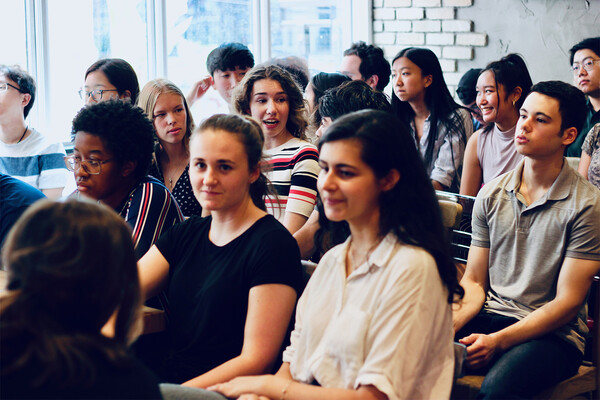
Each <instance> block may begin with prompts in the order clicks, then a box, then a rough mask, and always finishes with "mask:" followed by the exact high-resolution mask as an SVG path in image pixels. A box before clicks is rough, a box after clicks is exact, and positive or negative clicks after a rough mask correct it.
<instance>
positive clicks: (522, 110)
mask: <svg viewBox="0 0 600 400" xmlns="http://www.w3.org/2000/svg"><path fill="white" fill-rule="evenodd" d="M521 112H525V113H527V114H529V111H527V110H526V109H525V108H523V107H521ZM533 115H542V116H544V117H546V118H549V119H552V117H551V116H549V115H548V114H545V113H543V112H541V111H537V112H535V113H533Z"/></svg>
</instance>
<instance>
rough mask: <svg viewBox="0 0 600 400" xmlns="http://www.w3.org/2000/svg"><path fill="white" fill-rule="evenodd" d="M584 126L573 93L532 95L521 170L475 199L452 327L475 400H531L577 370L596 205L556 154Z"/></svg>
mask: <svg viewBox="0 0 600 400" xmlns="http://www.w3.org/2000/svg"><path fill="white" fill-rule="evenodd" d="M584 118H585V98H584V96H583V94H582V93H581V92H580V91H579V90H578V89H576V88H575V87H573V86H571V85H568V84H566V83H563V82H558V81H550V82H541V83H538V84H536V85H534V86H533V87H532V89H531V93H530V94H529V96H528V97H527V98H526V99H525V102H524V103H523V105H522V107H521V110H520V117H519V121H518V123H517V128H516V137H515V142H516V146H517V151H518V152H519V153H520V154H522V155H523V156H524V159H523V161H521V162H520V163H519V165H518V166H517V167H516V168H515V169H514V170H513V171H511V172H509V173H507V174H505V175H502V176H501V177H498V178H496V179H495V180H493V181H491V182H490V183H488V184H487V185H486V186H485V187H484V188H483V189H482V190H481V191H480V192H479V194H478V196H477V200H476V202H475V207H474V210H473V217H472V228H473V229H472V230H473V235H472V243H471V247H470V251H469V257H468V262H467V268H466V271H465V274H464V276H463V278H462V280H461V285H462V286H463V288H464V289H465V297H464V300H463V303H462V304H461V305H460V307H457V308H456V309H455V311H454V327H455V330H456V338H457V339H459V341H460V342H461V343H463V344H465V345H467V352H468V357H467V366H468V367H469V368H470V370H469V372H470V373H477V372H479V374H484V375H485V379H484V381H483V384H482V386H481V392H480V394H479V396H480V398H495V399H505V398H514V397H520V398H530V397H532V396H533V395H535V394H536V393H538V392H540V391H542V390H543V389H545V388H546V387H549V386H552V385H554V384H556V383H558V382H560V381H561V380H563V379H565V378H568V377H569V376H572V375H574V374H575V373H576V372H577V369H578V367H579V365H580V363H581V360H582V355H583V350H584V344H585V343H584V342H585V336H586V334H587V327H586V324H585V321H586V308H585V305H584V302H585V299H586V294H587V292H588V290H589V288H590V285H591V282H592V279H593V277H594V275H595V274H597V273H598V270H599V268H600V237H599V236H598V232H599V231H600V199H599V196H598V194H597V193H598V190H597V189H596V188H595V187H593V186H592V185H591V184H590V183H589V182H587V181H586V180H584V179H583V178H582V177H581V176H580V175H579V174H577V173H575V171H574V170H573V169H572V168H571V167H569V165H568V163H567V162H566V161H565V160H564V158H563V153H564V148H565V147H566V146H567V145H569V144H570V143H572V142H573V141H574V140H575V138H576V136H577V134H578V130H579V129H580V128H581V126H582V125H583V121H584ZM565 227H568V229H565Z"/></svg>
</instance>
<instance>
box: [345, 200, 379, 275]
mask: <svg viewBox="0 0 600 400" xmlns="http://www.w3.org/2000/svg"><path fill="white" fill-rule="evenodd" d="M379 217H380V213H379V210H377V211H376V212H373V213H371V214H370V215H369V216H367V217H366V219H363V220H362V221H348V225H349V226H350V234H351V236H352V239H351V243H350V249H349V252H352V254H353V255H354V256H356V257H355V260H354V261H355V262H356V261H357V260H366V258H367V257H368V256H369V253H371V252H372V251H373V250H375V248H376V247H377V245H378V244H379V243H380V242H381V239H382V235H381V233H380V226H379ZM356 267H358V265H350V263H347V268H346V273H347V275H350V273H351V272H352V270H354V268H356ZM351 269H352V270H351Z"/></svg>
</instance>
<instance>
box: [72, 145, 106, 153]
mask: <svg viewBox="0 0 600 400" xmlns="http://www.w3.org/2000/svg"><path fill="white" fill-rule="evenodd" d="M73 151H77V152H79V153H81V150H79V149H78V148H77V147H73ZM89 153H90V154H100V155H102V154H104V153H103V152H102V150H90V152H89Z"/></svg>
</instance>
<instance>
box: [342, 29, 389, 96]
mask: <svg viewBox="0 0 600 400" xmlns="http://www.w3.org/2000/svg"><path fill="white" fill-rule="evenodd" d="M352 55H354V56H357V57H358V58H360V66H359V67H358V71H359V72H360V74H361V75H362V76H363V78H365V79H368V78H369V77H370V76H372V75H377V76H378V77H379V80H378V81H377V90H383V89H385V87H386V86H387V84H388V83H389V82H390V74H391V73H392V70H391V67H390V63H389V62H388V60H386V59H385V55H384V54H383V49H382V48H381V47H377V46H375V45H372V44H366V43H365V42H363V41H360V42H356V43H353V44H352V46H350V48H349V49H346V50H345V51H344V56H352Z"/></svg>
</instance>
